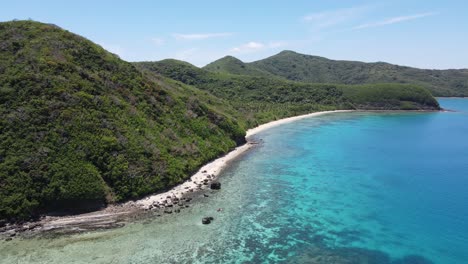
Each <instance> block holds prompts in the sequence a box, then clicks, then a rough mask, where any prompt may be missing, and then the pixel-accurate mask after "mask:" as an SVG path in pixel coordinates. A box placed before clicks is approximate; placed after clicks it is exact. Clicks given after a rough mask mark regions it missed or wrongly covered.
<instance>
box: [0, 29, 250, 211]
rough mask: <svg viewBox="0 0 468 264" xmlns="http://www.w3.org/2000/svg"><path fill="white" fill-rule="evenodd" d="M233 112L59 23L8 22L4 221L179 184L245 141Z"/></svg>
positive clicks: (4, 34) (1, 130) (0, 52)
mask: <svg viewBox="0 0 468 264" xmlns="http://www.w3.org/2000/svg"><path fill="white" fill-rule="evenodd" d="M232 111H233V110H232V108H230V106H229V104H228V103H226V102H224V101H223V100H221V99H218V98H215V97H213V96H210V95H208V94H206V93H205V92H201V91H198V90H196V89H194V88H193V87H188V86H185V85H181V84H180V83H175V82H174V81H172V80H168V79H166V78H162V77H161V78H155V77H154V76H151V77H149V76H146V75H145V74H142V73H141V72H140V71H138V70H137V69H136V68H135V67H134V66H133V65H132V64H130V63H128V62H125V61H122V60H121V59H119V58H118V57H117V56H116V55H113V54H111V53H109V52H107V51H105V50H104V49H103V48H101V47H100V46H98V45H96V44H94V43H92V42H90V41H88V40H87V39H85V38H83V37H80V36H77V35H75V34H72V33H70V32H68V31H65V30H63V29H61V28H59V27H57V26H55V25H50V24H43V23H38V22H32V21H16V22H4V23H0V116H1V118H0V219H5V218H7V219H14V218H16V219H20V218H28V217H30V216H34V215H37V214H39V213H42V212H49V211H52V210H63V209H66V208H70V207H75V208H77V209H83V210H87V209H94V208H97V207H99V206H102V205H104V204H106V203H111V202H116V201H124V200H128V199H133V198H138V197H141V196H143V195H146V194H149V193H154V192H158V191H161V190H165V189H167V188H169V187H171V186H173V185H176V184H178V183H180V182H182V181H184V180H185V179H186V178H188V177H189V176H190V175H191V174H192V173H193V172H194V171H196V170H197V169H198V168H199V167H201V165H203V164H204V163H206V162H208V161H210V160H212V159H214V158H216V157H218V156H219V155H221V154H223V153H226V152H228V151H229V150H230V149H232V148H233V147H235V146H236V145H237V144H240V143H242V142H244V140H245V139H244V135H245V132H244V129H243V128H241V127H240V125H239V122H238V121H237V120H236V119H235V118H234V117H232V116H231V115H230V113H232Z"/></svg>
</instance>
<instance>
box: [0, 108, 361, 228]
mask: <svg viewBox="0 0 468 264" xmlns="http://www.w3.org/2000/svg"><path fill="white" fill-rule="evenodd" d="M350 111H353V110H335V111H322V112H315V113H310V114H305V115H300V116H294V117H289V118H284V119H280V120H276V121H272V122H269V123H266V124H262V125H260V126H258V127H255V128H252V129H249V130H248V131H247V132H246V139H247V143H246V144H244V145H242V146H238V147H236V148H235V149H234V150H232V151H231V152H229V153H227V154H226V155H224V156H222V157H220V158H218V159H216V160H214V161H212V162H210V163H208V164H205V165H204V166H203V167H201V168H200V169H199V170H198V171H197V172H196V173H195V174H194V175H192V176H191V177H190V178H189V179H188V180H186V181H185V182H184V183H182V184H180V185H177V186H175V187H173V188H172V189H170V190H169V191H167V192H163V193H159V194H154V195H149V196H147V197H145V198H143V199H140V200H137V201H129V202H126V203H123V204H119V205H110V206H108V207H106V208H104V209H102V210H99V211H95V212H91V213H86V214H80V215H73V216H46V217H44V218H42V219H41V220H39V221H37V222H35V223H26V224H24V225H20V226H11V228H10V229H7V230H5V231H6V232H3V233H7V232H10V233H11V232H14V231H15V230H16V231H19V232H21V231H32V232H33V233H38V232H41V231H49V230H67V229H68V230H74V231H76V230H78V231H80V230H81V231H86V230H92V229H98V228H108V227H112V226H119V225H120V224H122V223H124V222H125V220H126V218H128V217H130V216H134V215H138V214H139V213H142V212H144V211H146V210H159V211H160V212H161V213H172V212H173V211H174V212H177V210H179V211H180V209H179V208H183V207H182V205H183V204H186V203H188V202H189V201H190V200H189V198H185V197H186V196H190V194H191V193H196V192H197V191H200V190H205V189H209V188H210V183H211V182H213V181H214V180H216V179H217V177H218V175H219V174H220V173H221V171H222V170H223V169H224V168H225V167H226V166H227V165H228V164H229V163H230V162H231V161H233V160H235V159H236V158H237V157H239V156H240V155H242V154H243V153H245V152H246V151H248V150H249V149H251V148H252V147H253V146H255V145H256V143H255V142H251V141H249V139H250V138H251V137H252V136H254V135H256V134H258V133H260V132H262V131H264V130H267V129H270V128H272V127H275V126H279V125H282V124H286V123H290V122H293V121H296V120H300V119H304V118H310V117H315V116H320V115H324V114H330V113H342V112H350ZM176 207H177V208H176ZM31 225H32V226H34V228H30V227H31ZM0 233H2V232H1V231H0Z"/></svg>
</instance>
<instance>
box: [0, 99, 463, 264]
mask: <svg viewBox="0 0 468 264" xmlns="http://www.w3.org/2000/svg"><path fill="white" fill-rule="evenodd" d="M439 101H440V104H441V106H442V107H444V108H446V109H451V110H455V112H433V113H414V112H411V113H410V112H408V113H405V112H402V113H369V112H363V113H361V112H352V113H339V114H329V115H324V116H318V117H314V118H309V119H302V120H299V121H295V122H292V123H288V124H284V125H281V126H277V127H274V128H271V129H269V130H265V131H263V132H261V133H259V134H258V135H256V138H257V139H258V140H260V139H261V140H262V143H261V144H260V145H259V146H257V147H256V148H254V149H252V150H251V151H249V152H248V153H246V154H244V155H243V156H241V157H240V158H238V159H237V160H236V161H235V162H233V163H232V164H231V165H230V166H229V167H228V168H227V169H226V170H225V171H224V172H223V173H222V174H221V176H220V181H221V183H222V186H223V187H222V190H221V191H219V192H212V193H209V197H201V198H199V199H197V200H196V202H194V203H193V204H192V205H191V207H189V208H188V209H186V210H183V211H181V213H179V214H176V215H165V216H163V217H156V216H152V215H148V216H147V217H146V218H144V219H138V220H136V221H134V222H132V223H129V224H127V225H126V226H125V227H122V228H117V229H111V230H103V231H96V232H89V233H82V234H76V235H67V236H43V237H35V238H30V239H14V240H13V241H9V242H5V241H2V242H0V263H384V264H385V263H466V261H467V260H468V252H467V250H466V248H468V224H467V223H468V206H466V201H467V200H468V192H467V190H468V173H466V172H467V171H468V140H466V137H467V135H468V100H467V99H439ZM218 208H222V211H220V212H218V211H217V209H218ZM204 216H213V217H214V221H213V222H212V223H211V224H210V225H202V224H201V218H202V217H204Z"/></svg>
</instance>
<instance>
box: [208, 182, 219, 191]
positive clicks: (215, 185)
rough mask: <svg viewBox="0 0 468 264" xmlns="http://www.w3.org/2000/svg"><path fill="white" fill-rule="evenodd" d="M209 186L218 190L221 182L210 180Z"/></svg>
mask: <svg viewBox="0 0 468 264" xmlns="http://www.w3.org/2000/svg"><path fill="white" fill-rule="evenodd" d="M210 188H211V189H212V190H219V189H221V183H220V182H217V181H215V182H212V183H211V186H210Z"/></svg>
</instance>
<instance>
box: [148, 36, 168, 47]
mask: <svg viewBox="0 0 468 264" xmlns="http://www.w3.org/2000/svg"><path fill="white" fill-rule="evenodd" d="M151 42H153V44H154V45H156V46H162V45H164V43H165V42H166V40H165V39H163V38H152V39H151Z"/></svg>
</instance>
